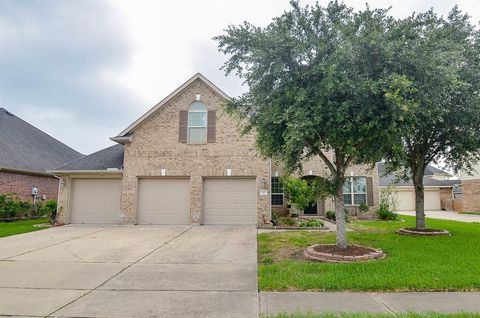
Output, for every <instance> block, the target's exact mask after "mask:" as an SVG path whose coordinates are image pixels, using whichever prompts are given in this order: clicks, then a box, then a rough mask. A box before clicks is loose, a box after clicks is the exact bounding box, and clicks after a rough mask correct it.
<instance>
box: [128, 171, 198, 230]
mask: <svg viewBox="0 0 480 318" xmlns="http://www.w3.org/2000/svg"><path fill="white" fill-rule="evenodd" d="M189 198H190V180H189V179H146V178H145V179H139V181H138V206H137V223H138V224H190V212H189V211H190V204H189V202H190V200H189Z"/></svg>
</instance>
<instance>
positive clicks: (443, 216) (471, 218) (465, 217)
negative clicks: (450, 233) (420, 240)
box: [397, 211, 480, 223]
mask: <svg viewBox="0 0 480 318" xmlns="http://www.w3.org/2000/svg"><path fill="white" fill-rule="evenodd" d="M397 213H398V214H403V215H411V216H415V211H398V212H397ZM425 216H426V217H427V218H432V219H440V220H450V221H460V222H470V223H473V222H480V215H473V214H459V213H456V212H451V211H425Z"/></svg>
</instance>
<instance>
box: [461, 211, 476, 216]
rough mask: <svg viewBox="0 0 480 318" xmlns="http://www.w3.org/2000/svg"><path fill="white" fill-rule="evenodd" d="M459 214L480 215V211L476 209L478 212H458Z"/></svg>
mask: <svg viewBox="0 0 480 318" xmlns="http://www.w3.org/2000/svg"><path fill="white" fill-rule="evenodd" d="M458 214H471V215H480V211H476V212H458Z"/></svg>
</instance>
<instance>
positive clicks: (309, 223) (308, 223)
mask: <svg viewBox="0 0 480 318" xmlns="http://www.w3.org/2000/svg"><path fill="white" fill-rule="evenodd" d="M298 226H300V227H323V222H322V221H321V220H317V219H307V220H301V221H300V222H298Z"/></svg>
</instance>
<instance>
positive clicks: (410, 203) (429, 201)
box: [395, 190, 440, 211]
mask: <svg viewBox="0 0 480 318" xmlns="http://www.w3.org/2000/svg"><path fill="white" fill-rule="evenodd" d="M395 193H396V197H397V203H398V208H397V210H398V211H415V191H414V190H407V191H395ZM436 210H440V192H439V191H438V190H425V211H436Z"/></svg>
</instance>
